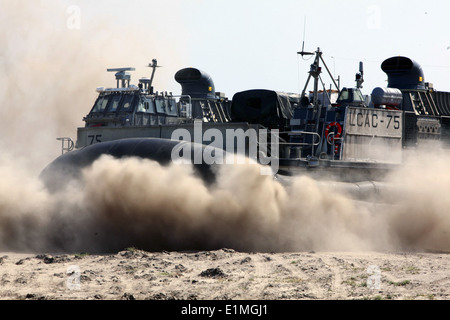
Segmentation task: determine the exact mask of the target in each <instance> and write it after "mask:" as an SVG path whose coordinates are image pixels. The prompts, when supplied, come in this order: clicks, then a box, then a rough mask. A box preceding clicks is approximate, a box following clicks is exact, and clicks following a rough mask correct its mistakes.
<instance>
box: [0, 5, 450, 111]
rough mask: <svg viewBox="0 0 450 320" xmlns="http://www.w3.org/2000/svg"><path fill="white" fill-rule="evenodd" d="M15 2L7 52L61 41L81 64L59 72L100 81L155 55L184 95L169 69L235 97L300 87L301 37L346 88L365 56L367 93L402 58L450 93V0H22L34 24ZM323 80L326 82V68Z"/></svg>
mask: <svg viewBox="0 0 450 320" xmlns="http://www.w3.org/2000/svg"><path fill="white" fill-rule="evenodd" d="M11 3H16V1H15V0H0V5H1V7H0V8H1V9H3V8H4V7H8V9H7V10H3V12H2V11H0V18H2V15H3V20H4V18H5V17H6V16H8V17H11V16H14V15H18V16H20V19H22V21H19V22H17V21H15V22H14V23H17V25H19V24H20V25H21V26H20V27H19V30H17V26H16V25H14V23H13V24H12V27H11V22H10V21H8V23H7V26H5V27H4V28H8V29H10V30H8V32H9V33H11V34H12V35H13V36H14V39H16V38H19V39H20V43H19V46H18V44H17V43H13V42H12V40H8V41H9V44H10V46H11V47H13V46H14V48H9V49H8V50H9V51H11V50H12V51H13V52H15V51H18V50H20V48H22V50H23V51H24V52H25V53H26V52H27V54H30V53H33V54H34V52H38V54H39V55H40V56H42V57H44V56H45V55H47V56H49V54H48V53H49V52H54V48H55V46H57V45H58V44H60V43H62V42H63V43H64V46H65V47H66V49H65V50H66V51H67V52H64V51H62V54H63V55H66V56H67V57H70V56H71V55H73V48H72V47H71V46H70V44H71V43H73V45H74V46H75V47H76V48H77V49H76V50H78V51H79V54H80V55H81V54H82V55H83V58H82V62H83V65H81V64H80V62H79V60H73V59H72V63H71V64H70V68H69V66H63V67H62V68H64V69H63V70H59V71H60V72H61V73H63V74H71V73H74V72H76V73H77V74H79V75H80V76H81V75H83V73H86V78H87V77H91V78H92V75H93V74H96V75H98V76H99V77H101V78H100V80H101V81H99V82H101V83H96V84H95V85H96V86H114V85H115V81H114V78H113V75H112V74H107V73H106V68H110V67H121V66H132V67H135V68H136V72H135V73H134V74H133V76H134V83H136V82H137V79H138V78H139V77H141V76H149V75H150V69H148V68H146V67H145V66H146V64H148V63H149V62H151V59H153V58H157V59H158V61H159V64H160V65H162V66H163V68H160V69H158V73H157V76H156V81H157V82H156V85H157V86H158V87H157V88H156V90H164V91H173V92H175V93H180V91H181V89H180V86H179V84H178V83H176V82H175V80H174V78H173V76H174V74H175V72H176V71H177V70H179V69H181V68H184V67H187V66H192V67H197V68H199V69H202V70H203V71H205V72H207V73H209V74H210V75H211V76H212V78H213V79H214V82H215V86H216V90H217V91H222V92H225V94H226V95H227V96H228V97H229V98H231V97H232V96H233V94H234V93H236V92H238V91H242V90H247V89H252V88H266V89H274V90H280V91H288V92H300V91H301V90H302V88H303V86H304V83H305V81H306V79H307V76H308V73H307V72H308V71H309V66H310V64H311V62H312V60H303V59H302V58H301V57H300V56H299V55H297V51H299V50H300V49H301V48H302V41H303V39H304V40H305V50H309V51H314V50H316V49H317V48H318V47H320V48H321V49H322V51H323V53H324V55H323V56H324V59H325V61H326V63H327V65H328V67H329V69H330V71H331V72H332V73H333V75H334V77H337V76H338V75H339V76H340V79H341V87H342V86H354V85H355V81H354V77H355V73H356V72H357V71H358V65H359V61H363V62H364V71H365V83H364V84H363V87H364V88H363V91H364V93H366V94H370V92H371V91H372V89H373V88H374V87H377V86H385V85H386V75H385V74H384V73H383V72H382V71H381V69H380V64H381V62H382V61H383V60H385V59H387V58H389V57H391V56H394V55H404V56H408V57H410V58H412V59H413V60H416V61H417V62H418V63H420V64H421V65H422V67H423V69H424V73H425V81H427V82H431V83H433V84H434V86H435V88H436V89H438V90H443V91H450V19H449V18H448V12H450V2H449V1H448V0H429V1H417V0H412V1H411V0H409V1H405V0H389V1H387V0H373V1H361V0H356V1H355V0H342V1H336V0H278V1H268V0H145V1H144V0H141V1H140V0H96V1H91V0H36V1H32V2H26V4H27V10H29V12H27V13H26V17H30V20H32V21H33V22H32V23H30V22H29V21H28V20H27V18H25V19H24V18H23V16H24V14H23V13H22V12H20V11H21V8H23V7H21V6H16V7H17V8H15V9H14V8H13V9H11V8H9V7H11V5H10V4H11ZM5 4H7V5H5ZM14 10H16V11H14ZM5 11H6V12H5ZM305 26H306V28H305ZM33 31H34V32H35V34H33V36H29V37H28V38H27V37H26V36H24V35H23V34H30V33H32V32H33ZM21 32H22V33H21ZM15 33H17V34H18V37H15ZM20 34H22V36H20ZM33 39H34V40H33ZM57 39H65V40H64V41H60V40H57ZM35 42H36V43H35ZM53 42H55V43H53ZM30 43H31V44H32V45H30ZM60 50H64V48H61V49H60ZM69 51H70V52H69ZM25 53H24V54H23V55H25ZM11 55H12V54H11ZM18 56H19V57H20V55H18ZM30 59H31V58H30ZM87 66H88V67H87ZM322 77H323V80H324V81H325V83H326V86H327V87H329V85H330V84H331V80H330V79H329V78H328V76H327V74H325V73H324V74H323V75H322ZM48 81H49V80H48ZM96 81H97V80H96ZM90 85H94V84H90ZM89 107H90V106H89ZM89 107H87V108H86V110H87V109H89Z"/></svg>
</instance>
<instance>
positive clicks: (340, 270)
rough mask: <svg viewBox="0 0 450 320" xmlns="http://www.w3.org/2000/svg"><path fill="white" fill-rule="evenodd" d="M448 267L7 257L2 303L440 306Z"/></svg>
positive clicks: (206, 256)
mask: <svg viewBox="0 0 450 320" xmlns="http://www.w3.org/2000/svg"><path fill="white" fill-rule="evenodd" d="M449 266H450V259H449V256H448V255H447V254H445V253H427V252H416V253H407V252H398V253H378V252H343V253H342V252H287V253H254V252H237V251H235V250H232V249H220V250H214V251H198V252H165V251H164V252H146V251H141V250H138V249H135V248H128V249H125V250H124V251H120V252H118V253H113V254H96V255H89V254H61V255H58V254H56V255H51V254H24V253H9V252H5V253H2V254H0V284H1V285H0V299H3V300H28V299H29V300H354V299H356V300H380V299H383V300H385V299H386V300H434V299H436V300H445V299H448V297H449V294H450V289H449V288H450V286H449V284H450V275H449V273H448V268H449Z"/></svg>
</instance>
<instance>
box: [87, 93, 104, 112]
mask: <svg viewBox="0 0 450 320" xmlns="http://www.w3.org/2000/svg"><path fill="white" fill-rule="evenodd" d="M107 104H108V97H107V96H106V95H101V96H99V97H98V99H97V102H96V103H95V105H94V107H93V108H92V111H91V112H103V111H105V108H106V105H107Z"/></svg>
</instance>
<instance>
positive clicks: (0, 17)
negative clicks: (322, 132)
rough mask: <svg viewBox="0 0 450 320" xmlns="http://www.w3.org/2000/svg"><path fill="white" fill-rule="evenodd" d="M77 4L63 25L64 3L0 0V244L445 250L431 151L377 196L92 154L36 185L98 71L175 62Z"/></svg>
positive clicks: (439, 181) (254, 173)
mask: <svg viewBox="0 0 450 320" xmlns="http://www.w3.org/2000/svg"><path fill="white" fill-rule="evenodd" d="M80 3H81V4H82V5H81V10H82V14H83V20H82V23H83V24H82V27H81V29H80V30H70V29H68V28H67V25H66V22H67V18H68V15H67V14H68V13H67V10H66V9H67V8H68V5H69V3H67V4H66V5H64V1H63V2H59V1H50V0H42V1H34V2H33V5H32V6H31V5H30V4H29V2H28V1H24V0H21V1H18V0H17V1H16V0H15V1H8V0H0V7H1V11H0V46H1V47H2V52H1V53H0V102H1V108H0V116H1V119H2V120H3V121H2V125H1V126H0V137H1V139H0V153H1V157H0V177H1V179H0V250H3V251H36V252H43V251H47V252H48V251H53V252H110V251H117V250H121V249H123V248H125V247H130V246H135V247H138V248H141V249H146V250H188V249H192V250H207V249H215V248H222V247H229V248H234V249H236V250H242V251H274V252H279V251H306V250H318V251H325V250H339V251H347V250H382V251H386V250H444V251H449V250H450V241H449V240H450V239H449V227H450V218H449V214H448V208H449V207H450V203H449V202H450V198H449V197H448V196H447V193H448V190H450V173H449V171H448V163H450V161H449V160H450V156H449V155H448V154H447V153H444V152H442V153H441V154H439V155H436V156H432V155H427V156H426V157H425V156H421V155H417V156H415V157H411V159H410V160H409V161H407V163H406V165H405V166H404V167H402V168H401V169H399V170H398V171H396V172H394V173H392V174H391V175H390V176H389V178H388V181H389V182H390V183H391V185H392V186H394V187H393V188H391V189H390V190H392V192H391V191H390V192H389V201H382V200H383V199H379V200H381V201H375V202H364V201H356V200H355V199H353V198H351V197H350V196H348V195H347V194H346V193H345V192H344V191H342V190H340V189H339V188H336V187H333V185H331V184H330V185H329V186H327V185H323V184H319V183H318V182H317V181H315V180H313V179H311V178H309V177H307V176H300V177H296V178H294V179H293V181H292V183H291V184H289V185H283V184H281V183H280V182H279V181H278V180H276V179H273V178H272V177H271V176H264V175H260V168H259V167H258V166H257V165H251V164H246V165H237V166H230V165H224V166H222V167H220V169H219V170H218V172H217V181H216V182H215V183H214V184H213V185H208V184H205V183H204V182H203V181H202V180H201V179H200V178H198V177H197V176H196V175H195V174H194V171H193V170H192V169H191V168H190V167H189V166H183V165H172V166H169V167H163V166H161V165H159V164H158V163H156V162H153V161H150V160H142V159H133V158H130V159H121V160H118V159H113V158H111V157H106V156H105V157H102V158H100V159H99V160H97V161H96V162H95V163H93V165H92V166H91V167H89V168H86V169H85V170H84V172H83V178H82V179H81V181H79V182H71V181H66V182H65V183H66V185H67V188H65V189H64V190H61V191H60V192H57V193H50V192H49V191H48V190H47V189H46V188H45V186H44V185H43V183H42V182H41V181H40V180H39V179H38V174H39V172H40V170H42V169H43V168H44V166H45V165H47V164H48V163H49V162H50V161H51V160H53V159H54V158H55V157H56V156H58V154H59V152H60V149H59V144H58V142H57V141H56V139H55V138H56V137H58V136H65V135H69V136H72V137H73V132H74V130H75V128H76V127H77V126H79V125H81V119H82V117H83V116H84V115H85V114H86V113H87V112H88V109H89V107H90V106H91V105H92V103H93V101H94V99H95V96H96V93H95V91H94V90H93V88H95V87H97V86H100V85H104V84H109V83H111V74H106V72H105V69H106V67H119V66H124V64H126V65H127V66H128V64H133V66H136V67H139V66H144V65H146V63H148V62H150V59H152V58H154V57H157V56H158V54H160V55H164V56H165V57H166V58H167V57H170V61H172V62H173V61H178V60H179V59H178V57H176V56H174V55H173V54H172V53H171V52H173V51H175V50H171V49H172V48H171V47H170V46H169V47H168V49H167V50H166V51H167V52H164V50H160V49H159V50H157V49H155V48H154V46H153V45H154V44H155V43H154V42H155V41H157V39H154V38H148V37H146V35H145V34H143V33H139V32H137V30H136V28H130V27H129V26H127V25H121V26H120V27H119V26H117V25H114V24H112V22H111V21H114V17H106V16H104V17H102V18H101V19H96V20H95V21H88V17H89V14H88V13H87V11H88V10H87V9H86V7H83V4H86V3H87V2H80ZM99 6H101V5H99ZM149 29H150V30H151V26H148V25H147V26H145V28H141V29H140V30H141V31H142V30H144V31H145V30H149ZM105 30H107V31H105ZM180 30H181V29H180ZM177 32H179V30H177ZM111 35H113V36H111ZM152 35H153V36H155V33H152ZM143 39H145V40H146V41H143ZM125 44H126V45H125ZM155 47H157V48H160V47H162V46H161V45H157V46H155ZM124 48H126V50H124ZM154 53H156V55H154ZM167 59H168V60H169V58H167ZM174 65H175V66H174V68H177V67H178V66H177V65H176V64H174ZM184 66H185V65H184V64H183V65H180V67H184ZM167 74H169V75H170V76H171V75H173V74H174V72H167ZM392 199H393V200H392Z"/></svg>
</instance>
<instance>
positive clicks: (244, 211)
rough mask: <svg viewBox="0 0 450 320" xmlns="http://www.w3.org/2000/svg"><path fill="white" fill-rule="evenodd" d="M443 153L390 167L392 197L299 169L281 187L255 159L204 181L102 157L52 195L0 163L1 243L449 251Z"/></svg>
mask: <svg viewBox="0 0 450 320" xmlns="http://www.w3.org/2000/svg"><path fill="white" fill-rule="evenodd" d="M445 158H446V159H445ZM448 159H450V157H449V155H446V156H445V157H444V156H443V155H440V156H439V157H436V158H433V157H430V156H427V163H433V165H431V166H427V165H424V162H423V158H421V157H419V156H418V157H415V158H414V159H413V160H411V161H409V162H408V163H407V164H406V165H405V166H404V167H402V168H401V169H399V170H398V171H396V172H393V173H392V175H391V177H390V178H389V182H390V183H391V184H393V185H395V186H396V188H394V189H393V190H394V195H392V194H390V200H389V202H383V199H377V201H375V202H364V201H357V200H355V199H353V198H351V197H349V196H348V195H346V194H345V192H341V191H339V190H338V189H336V188H332V187H327V186H324V185H323V184H319V183H318V182H317V181H315V180H313V179H311V178H309V177H306V176H299V177H296V178H294V180H293V182H292V183H291V184H290V185H289V186H285V185H282V184H281V183H280V182H278V181H277V180H276V179H273V177H271V176H264V175H260V168H259V166H258V165H255V164H242V165H222V166H220V167H219V169H218V171H217V172H216V175H217V181H216V182H215V183H214V184H212V185H209V184H206V183H204V181H203V180H202V179H201V178H199V177H198V176H196V174H195V172H194V171H193V169H192V168H191V166H188V165H176V164H173V165H170V166H161V165H160V164H158V163H157V162H154V161H151V160H148V159H139V158H125V159H115V158H112V157H110V156H102V157H101V158H100V159H98V160H97V161H96V162H94V163H93V165H92V166H90V167H88V168H86V169H84V171H83V177H82V179H81V181H80V182H77V183H73V184H70V183H68V184H67V185H68V186H67V188H65V189H64V190H60V191H59V192H56V193H49V192H48V191H47V190H46V189H45V186H43V184H42V183H41V182H40V181H39V180H38V179H37V178H30V176H29V175H27V174H26V173H24V172H23V170H22V169H21V168H15V170H12V169H11V164H7V165H6V166H3V165H2V166H1V167H0V172H1V174H2V177H3V179H2V183H1V185H0V191H1V192H0V250H16V251H40V252H42V251H56V252H113V251H117V250H121V249H123V248H126V247H137V248H141V249H145V250H211V249H218V248H223V247H228V248H233V249H235V250H240V251H258V252H280V251H309V250H316V251H365V250H376V251H391V250H443V251H448V250H450V241H449V240H450V239H449V234H448V229H449V227H450V217H449V215H448V209H447V208H448V207H449V201H450V200H449V199H448V197H446V193H447V192H448V191H447V190H449V188H448V187H449V186H450V175H449V174H445V172H446V170H445V169H446V164H447V163H448ZM397 187H398V188H397ZM392 198H394V199H395V200H392Z"/></svg>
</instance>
